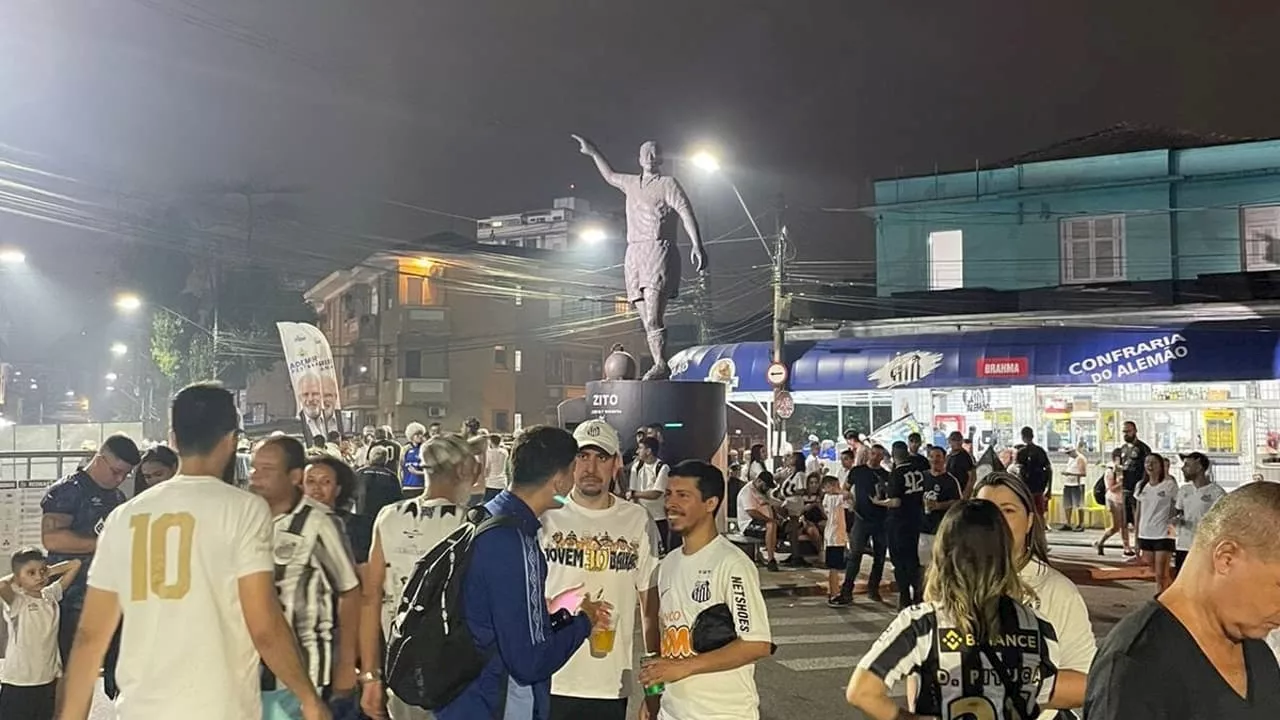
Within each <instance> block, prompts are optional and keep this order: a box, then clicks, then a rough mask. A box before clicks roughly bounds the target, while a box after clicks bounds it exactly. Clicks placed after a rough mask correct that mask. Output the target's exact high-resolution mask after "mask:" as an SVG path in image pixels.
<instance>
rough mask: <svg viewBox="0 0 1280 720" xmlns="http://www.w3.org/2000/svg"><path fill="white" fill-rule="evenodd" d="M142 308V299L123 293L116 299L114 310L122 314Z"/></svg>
mask: <svg viewBox="0 0 1280 720" xmlns="http://www.w3.org/2000/svg"><path fill="white" fill-rule="evenodd" d="M140 307H142V298H140V297H138V296H137V295H134V294H133V293H124V294H122V295H119V296H117V297H116V309H117V310H121V311H123V312H133V311H135V310H137V309H138V308H140Z"/></svg>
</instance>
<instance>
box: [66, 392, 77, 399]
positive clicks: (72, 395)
mask: <svg viewBox="0 0 1280 720" xmlns="http://www.w3.org/2000/svg"><path fill="white" fill-rule="evenodd" d="M66 395H67V397H70V398H73V397H75V396H76V391H75V390H68V391H67V392H66Z"/></svg>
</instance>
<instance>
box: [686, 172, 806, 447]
mask: <svg viewBox="0 0 1280 720" xmlns="http://www.w3.org/2000/svg"><path fill="white" fill-rule="evenodd" d="M689 160H690V162H692V163H693V165H694V167H696V168H698V169H700V170H702V171H704V172H707V173H720V176H721V177H723V178H724V179H725V182H727V183H729V187H730V188H731V189H732V190H733V194H734V196H735V197H737V198H738V204H739V205H741V206H742V212H744V213H746V214H747V220H748V222H750V223H751V229H752V230H755V232H756V237H757V238H759V239H760V244H761V245H763V246H764V252H765V255H766V256H768V257H769V259H770V260H772V261H773V278H772V283H771V284H772V285H773V361H774V362H778V363H781V362H785V361H786V358H785V355H786V328H785V326H784V323H783V321H782V314H783V308H784V297H783V292H782V284H783V279H784V277H785V272H786V267H785V266H784V264H783V263H784V262H785V258H786V243H787V228H786V227H785V226H782V225H781V223H779V225H780V226H779V228H778V237H777V238H776V240H775V244H774V247H773V248H772V249H770V248H769V241H768V240H765V239H764V233H762V232H760V226H759V225H757V224H756V218H755V215H752V214H751V209H750V208H748V207H747V201H746V200H744V199H743V197H742V192H741V191H739V190H738V186H737V185H736V184H734V182H733V178H730V177H729V176H728V173H723V172H720V161H719V160H718V159H716V156H715V155H712V154H711V153H709V152H707V151H705V150H703V151H699V152H696V153H694V154H693V156H692V157H690V158H689ZM785 387H786V385H785V384H784V385H783V388H785ZM786 424H787V421H786V420H782V421H781V422H780V426H781V428H782V433H780V435H781V436H783V437H785V432H786Z"/></svg>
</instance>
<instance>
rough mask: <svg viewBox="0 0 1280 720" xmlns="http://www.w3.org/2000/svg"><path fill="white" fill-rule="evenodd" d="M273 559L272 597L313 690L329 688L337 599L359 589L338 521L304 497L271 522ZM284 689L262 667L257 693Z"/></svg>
mask: <svg viewBox="0 0 1280 720" xmlns="http://www.w3.org/2000/svg"><path fill="white" fill-rule="evenodd" d="M274 525H275V532H274V538H273V543H272V545H273V547H272V553H273V555H274V556H275V565H276V567H275V580H276V593H277V594H278V595H279V596H280V605H281V606H282V607H283V609H284V616H285V619H286V620H288V621H289V627H290V628H291V629H292V630H293V635H294V637H295V638H296V639H297V641H298V647H299V649H300V650H301V651H302V662H303V665H304V666H305V667H306V669H307V675H308V676H309V677H310V678H311V681H312V682H313V683H315V685H316V688H317V689H323V688H326V687H328V686H329V685H330V684H331V683H332V682H333V671H334V664H335V658H334V653H335V651H336V647H335V638H336V636H337V632H338V631H342V632H348V631H349V630H350V629H349V628H346V629H343V628H338V627H337V620H338V596H339V595H341V594H342V593H345V592H347V591H350V590H354V589H355V588H357V587H359V586H360V579H359V577H358V576H357V575H356V567H355V561H354V560H353V558H352V553H351V546H350V544H349V543H348V541H347V535H346V532H345V531H344V529H343V527H342V521H341V520H340V519H339V518H338V517H337V516H336V515H334V514H333V511H332V510H330V509H329V508H328V507H326V506H324V505H321V504H320V503H318V502H316V501H315V500H312V499H311V498H308V497H304V498H301V499H300V500H299V501H298V504H297V505H295V506H294V508H293V510H291V511H289V512H287V513H285V514H284V515H278V516H276V518H275V520H274ZM282 687H283V683H280V682H279V681H278V680H277V679H276V677H275V675H274V674H273V673H272V672H271V670H270V668H268V667H267V666H266V663H263V665H262V689H263V690H264V691H266V690H278V689H281V688H282Z"/></svg>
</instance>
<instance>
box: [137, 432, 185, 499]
mask: <svg viewBox="0 0 1280 720" xmlns="http://www.w3.org/2000/svg"><path fill="white" fill-rule="evenodd" d="M177 474H178V454H177V453H175V452H174V451H173V450H170V449H169V448H168V447H166V446H164V445H156V446H155V447H153V448H151V449H150V450H148V451H146V452H145V453H143V454H142V461H141V462H139V463H138V469H136V470H134V471H133V496H134V497H137V496H138V495H139V494H141V493H142V491H144V490H147V489H149V488H152V487H155V486H156V485H159V484H160V483H162V482H164V481H165V480H169V479H170V478H172V477H173V476H174V475H177Z"/></svg>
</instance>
